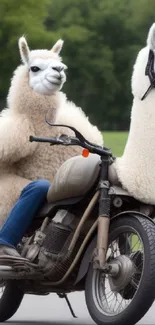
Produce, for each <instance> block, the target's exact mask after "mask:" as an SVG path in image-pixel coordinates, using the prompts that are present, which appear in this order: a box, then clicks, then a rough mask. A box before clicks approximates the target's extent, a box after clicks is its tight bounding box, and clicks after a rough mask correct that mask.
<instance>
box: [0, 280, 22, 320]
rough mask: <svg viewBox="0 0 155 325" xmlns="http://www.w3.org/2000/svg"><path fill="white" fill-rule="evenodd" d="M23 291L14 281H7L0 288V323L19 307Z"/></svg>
mask: <svg viewBox="0 0 155 325" xmlns="http://www.w3.org/2000/svg"><path fill="white" fill-rule="evenodd" d="M23 296H24V293H23V291H22V290H21V289H20V288H19V287H18V286H17V283H16V281H7V282H6V283H3V284H1V288H0V323H1V322H5V321H6V320H8V319H9V318H11V317H12V316H13V315H14V314H15V313H16V311H17V309H18V308H19V306H20V304H21V301H22V299H23Z"/></svg>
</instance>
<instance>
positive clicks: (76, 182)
mask: <svg viewBox="0 0 155 325" xmlns="http://www.w3.org/2000/svg"><path fill="white" fill-rule="evenodd" d="M100 164H101V158H100V157H99V156H98V155H96V154H90V155H89V156H88V157H87V158H84V157H82V156H76V157H72V158H70V159H68V160H67V161H65V162H64V163H63V164H62V165H61V167H60V168H59V170H58V171H57V173H56V175H55V177H54V179H53V182H52V185H51V187H50V188H49V191H48V194H47V200H48V203H53V202H56V201H60V200H66V199H69V198H74V197H78V196H83V195H85V194H86V193H87V192H88V191H89V190H90V189H91V188H92V187H93V185H94V184H95V182H96V180H97V178H98V176H99V172H100Z"/></svg>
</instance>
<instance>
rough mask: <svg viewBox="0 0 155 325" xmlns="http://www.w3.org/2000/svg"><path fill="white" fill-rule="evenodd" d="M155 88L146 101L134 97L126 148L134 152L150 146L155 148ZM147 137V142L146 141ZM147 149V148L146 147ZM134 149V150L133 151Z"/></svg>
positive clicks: (127, 151) (125, 151) (126, 151)
mask: <svg viewBox="0 0 155 325" xmlns="http://www.w3.org/2000/svg"><path fill="white" fill-rule="evenodd" d="M154 130H155V90H152V92H151V93H150V94H149V95H148V97H146V99H145V100H144V101H141V100H140V99H138V98H134V101H133V107H132V112H131V124H130V131H129V136H128V141H127V144H126V147H125V150H124V155H125V154H126V153H129V152H130V154H134V152H139V150H141V149H143V148H144V149H145V147H146V143H147V144H148V146H150V147H153V148H155V140H154ZM146 139H147V142H146ZM146 150H147V148H146ZM133 151H134V152H133Z"/></svg>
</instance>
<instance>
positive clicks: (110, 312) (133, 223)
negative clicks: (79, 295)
mask: <svg viewBox="0 0 155 325" xmlns="http://www.w3.org/2000/svg"><path fill="white" fill-rule="evenodd" d="M122 238H124V241H122ZM107 262H110V263H115V264H117V265H118V267H119V268H118V269H119V272H118V274H117V276H115V277H114V276H113V277H112V276H110V275H107V274H105V273H104V272H103V271H100V270H96V269H93V266H92V265H91V266H90V268H89V271H88V274H87V279H86V286H85V295H86V303H87V307H88V310H89V313H90V315H91V317H92V318H93V320H94V321H95V322H96V323H97V324H99V325H124V324H130V325H134V324H135V323H137V322H138V321H139V320H140V319H141V318H142V317H143V316H144V315H145V313H146V312H147V311H148V309H149V308H150V307H151V305H152V303H153V301H154V297H155V226H154V225H153V223H152V222H151V221H150V220H148V219H145V218H144V217H140V216H136V215H132V216H130V215H129V214H128V215H127V216H126V217H122V218H119V219H115V220H114V221H113V222H112V224H111V227H110V233H109V247H108V252H107Z"/></svg>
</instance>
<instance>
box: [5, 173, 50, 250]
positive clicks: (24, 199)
mask: <svg viewBox="0 0 155 325" xmlns="http://www.w3.org/2000/svg"><path fill="white" fill-rule="evenodd" d="M50 185H51V183H50V182H49V181H47V180H44V179H39V180H36V181H34V182H31V183H30V184H28V185H27V186H26V187H24V189H23V190H22V192H21V195H20V197H19V199H18V201H17V202H16V204H15V205H14V207H13V209H12V210H11V212H10V214H9V216H8V218H7V220H6V222H5V223H4V225H3V226H2V229H1V230H0V245H7V246H13V247H16V246H17V244H18V243H19V242H20V241H21V239H22V237H23V236H24V234H25V232H26V230H27V228H28V227H29V226H30V224H31V222H32V220H33V217H34V216H35V214H36V213H37V211H38V210H39V208H41V206H42V204H43V203H44V202H45V201H46V194H47V192H48V189H49V187H50Z"/></svg>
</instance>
